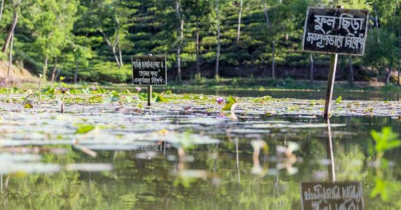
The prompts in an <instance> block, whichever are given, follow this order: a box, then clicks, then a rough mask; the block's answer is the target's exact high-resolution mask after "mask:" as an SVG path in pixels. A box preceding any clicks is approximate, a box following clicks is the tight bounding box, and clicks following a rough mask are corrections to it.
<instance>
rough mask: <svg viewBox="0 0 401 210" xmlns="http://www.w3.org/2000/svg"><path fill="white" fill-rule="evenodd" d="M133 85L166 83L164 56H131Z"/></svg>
mask: <svg viewBox="0 0 401 210" xmlns="http://www.w3.org/2000/svg"><path fill="white" fill-rule="evenodd" d="M131 62H132V83H133V84H134V85H148V86H150V85H167V66H166V57H164V56H150V55H149V56H132V57H131Z"/></svg>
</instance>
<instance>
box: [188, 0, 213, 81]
mask: <svg viewBox="0 0 401 210" xmlns="http://www.w3.org/2000/svg"><path fill="white" fill-rule="evenodd" d="M182 8H183V11H184V16H185V17H186V19H187V20H192V21H194V22H195V39H196V72H197V74H198V75H200V73H201V72H200V57H199V56H200V55H199V48H200V37H199V34H200V24H201V21H202V23H203V24H206V23H207V22H208V21H210V20H209V18H208V17H209V15H210V14H211V12H212V10H213V9H212V3H211V1H198V0H183V2H182ZM187 22H189V21H187Z"/></svg>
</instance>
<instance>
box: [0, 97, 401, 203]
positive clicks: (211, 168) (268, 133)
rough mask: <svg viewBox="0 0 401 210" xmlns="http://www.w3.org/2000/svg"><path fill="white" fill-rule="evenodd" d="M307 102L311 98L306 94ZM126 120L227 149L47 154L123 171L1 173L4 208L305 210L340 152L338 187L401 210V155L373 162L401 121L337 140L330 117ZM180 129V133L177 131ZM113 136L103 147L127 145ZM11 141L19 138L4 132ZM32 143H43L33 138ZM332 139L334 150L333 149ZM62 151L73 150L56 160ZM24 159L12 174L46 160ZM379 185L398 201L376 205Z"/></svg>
mask: <svg viewBox="0 0 401 210" xmlns="http://www.w3.org/2000/svg"><path fill="white" fill-rule="evenodd" d="M263 94H264V93H263ZM282 94H284V95H285V94H290V95H291V94H292V93H285V92H283V93H282ZM298 94H302V95H301V96H300V95H298V97H304V95H303V94H304V93H298ZM308 94H309V93H308ZM312 94H313V93H312ZM269 95H270V94H269ZM248 96H249V95H248ZM283 97H284V96H283ZM285 97H291V96H289V95H285ZM380 97H382V96H380ZM87 117H88V118H90V116H87ZM118 117H119V116H115V119H116V120H117V119H118ZM124 119H125V120H127V119H128V120H129V122H130V124H129V125H125V126H126V128H124V129H121V130H118V128H114V130H110V131H108V132H109V133H113V134H116V133H120V134H121V135H127V136H130V135H136V134H138V133H139V134H146V133H148V132H150V130H154V129H153V128H155V127H157V129H158V130H160V131H159V133H167V132H169V131H166V130H170V132H172V131H171V130H174V131H175V132H178V133H184V135H187V134H188V137H189V138H192V137H191V136H190V135H192V134H200V135H201V136H207V137H209V138H211V139H215V140H218V142H217V141H210V142H212V143H206V144H197V143H193V144H186V143H185V142H186V141H188V142H191V139H186V140H185V141H180V142H179V143H177V142H175V143H174V141H158V142H157V141H156V143H155V144H150V145H149V144H146V145H141V146H138V147H135V148H132V149H129V148H128V149H118V147H117V146H116V145H117V144H116V145H114V146H110V145H109V148H100V149H99V148H98V149H96V148H92V149H94V150H96V151H97V156H96V157H91V156H90V155H88V154H87V153H85V152H82V150H78V149H76V148H75V147H72V146H66V145H59V146H57V145H45V146H41V148H42V149H41V150H40V152H39V153H40V162H41V163H46V164H49V163H50V164H55V165H59V166H63V167H64V166H67V165H68V167H67V168H70V169H71V167H72V166H71V164H76V163H102V164H104V165H106V166H107V165H108V164H110V165H111V166H112V167H113V169H112V170H109V169H108V168H107V167H106V168H102V167H100V168H96V167H93V166H91V165H87V166H83V167H81V168H78V169H76V170H67V169H62V170H55V171H53V172H52V171H51V170H49V171H46V170H37V172H36V173H32V174H27V173H26V172H23V171H24V170H23V169H22V170H21V171H20V172H13V173H10V172H7V170H6V169H5V168H3V169H0V171H3V172H2V174H1V193H0V209H102V210H103V209H113V210H118V209H143V210H148V209H149V210H150V209H174V210H180V209H182V210H184V209H185V210H188V209H216V210H217V209H219V210H229V209H238V210H242V209H252V210H261V209H274V210H283V209H288V210H290V209H294V210H298V209H302V207H301V193H300V184H301V182H311V181H313V182H319V181H329V173H330V171H331V169H332V168H331V167H332V165H331V164H330V161H331V160H330V158H329V157H330V152H332V155H333V157H334V163H335V166H334V172H335V176H336V178H337V181H360V182H362V186H363V196H364V204H365V209H367V210H384V209H394V210H399V209H401V202H400V200H401V194H400V192H401V187H400V186H401V171H400V169H401V167H400V164H401V155H400V152H401V150H400V149H394V150H391V151H390V152H388V153H386V154H385V158H387V159H388V160H389V161H390V162H389V164H388V166H386V167H385V168H380V169H378V168H376V169H375V168H373V167H372V166H371V165H372V164H371V160H372V158H373V157H374V155H369V144H370V142H372V138H371V137H370V131H371V130H372V129H376V130H379V129H381V128H382V127H385V126H390V127H392V128H393V130H394V131H395V132H396V133H400V131H401V128H400V121H398V120H395V119H392V118H388V117H333V118H332V119H331V122H330V123H331V125H332V127H331V132H329V131H328V127H327V126H326V125H325V124H324V123H325V122H324V120H323V119H321V118H312V117H306V118H303V117H296V116H295V117H294V116H278V117H274V116H273V117H268V116H254V117H250V118H240V120H239V121H236V122H232V121H230V120H228V119H224V118H221V117H219V116H203V115H199V114H198V115H197V116H186V115H156V114H155V115H154V116H152V115H150V116H149V115H148V116H144V117H142V118H138V117H130V116H126V118H124ZM152 119H153V120H152ZM42 126H47V125H45V124H43V125H42ZM171 126H174V129H168V128H171ZM159 127H160V128H159ZM163 127H165V128H166V130H163V129H162V128H163ZM0 128H5V125H0ZM138 128H140V129H139V130H138ZM7 129H8V130H10V129H11V130H12V127H11V128H7ZM22 129H24V128H22ZM155 129H156V128H155ZM28 130H29V129H28ZM66 133H67V134H66V135H68V131H66ZM110 136H112V135H109V136H108V135H105V136H104V137H103V138H104V139H102V136H100V139H101V140H104V141H110V142H118V138H115V139H110V138H111V137H110ZM0 137H2V136H1V135H0ZM3 138H4V139H6V140H7V139H8V140H10V139H11V140H13V139H14V140H18V138H19V137H15V136H13V135H7V134H4V135H3ZM25 138H28V139H29V138H33V137H32V136H29V134H28V137H25ZM329 138H331V139H332V147H333V150H332V151H330V150H328V149H327V147H328V144H329V141H328V140H329ZM0 139H1V138H0ZM88 147H89V146H88ZM9 148H10V147H8V149H9ZM32 148H35V147H34V146H27V147H26V148H25V149H32ZM54 148H59V149H64V150H66V152H63V153H57V152H54V151H53V152H50V151H51V150H50V149H54ZM113 148H114V149H113ZM46 149H48V150H46ZM293 150H294V151H293ZM10 151H11V152H10ZM15 151H16V150H6V149H4V150H0V156H1V157H0V165H2V167H7V164H6V163H7V158H9V157H8V156H7V157H5V156H4V155H11V156H12V155H14V156H15V157H20V156H21V155H22V154H33V153H36V152H35V151H34V150H32V151H31V152H29V151H27V152H21V151H17V152H15ZM23 162H24V164H25V166H26V167H27V168H29V167H30V164H33V163H31V161H30V160H25V161H23ZM91 167H93V168H91ZM377 186H379V188H380V189H381V190H383V193H385V194H386V195H387V196H389V197H388V201H383V199H382V198H380V197H375V198H371V196H370V194H371V193H372V190H373V189H374V188H375V187H377ZM333 210H334V209H333Z"/></svg>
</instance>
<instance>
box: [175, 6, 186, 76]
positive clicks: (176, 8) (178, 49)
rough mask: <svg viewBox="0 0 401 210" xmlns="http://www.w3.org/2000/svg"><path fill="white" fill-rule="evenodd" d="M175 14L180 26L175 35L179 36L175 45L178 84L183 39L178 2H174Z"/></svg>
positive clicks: (182, 25) (182, 22)
mask: <svg viewBox="0 0 401 210" xmlns="http://www.w3.org/2000/svg"><path fill="white" fill-rule="evenodd" d="M175 3H176V7H175V13H176V16H177V18H178V19H179V20H180V25H179V26H178V27H177V35H178V34H180V37H179V38H178V45H177V79H178V81H179V82H181V81H182V77H181V44H182V41H183V39H184V19H183V18H181V15H180V2H179V1H176V2H175Z"/></svg>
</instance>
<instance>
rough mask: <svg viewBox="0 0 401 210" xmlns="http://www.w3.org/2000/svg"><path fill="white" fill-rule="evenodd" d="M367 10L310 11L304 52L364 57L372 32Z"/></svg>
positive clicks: (304, 37) (306, 22)
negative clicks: (369, 29)
mask: <svg viewBox="0 0 401 210" xmlns="http://www.w3.org/2000/svg"><path fill="white" fill-rule="evenodd" d="M368 20H369V12H368V11H367V10H353V9H334V8H312V7H310V8H308V12H307V14H306V20H305V28H304V35H303V45H302V49H303V50H304V51H312V52H320V53H329V54H349V55H359V56H361V55H363V54H364V52H365V43H366V36H367V31H368Z"/></svg>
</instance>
